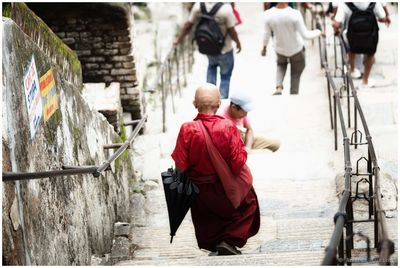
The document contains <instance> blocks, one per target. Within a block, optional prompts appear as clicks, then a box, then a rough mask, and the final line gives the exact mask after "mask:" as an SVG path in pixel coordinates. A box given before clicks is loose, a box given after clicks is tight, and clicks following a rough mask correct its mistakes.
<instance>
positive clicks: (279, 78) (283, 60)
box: [274, 53, 288, 95]
mask: <svg viewBox="0 0 400 268" xmlns="http://www.w3.org/2000/svg"><path fill="white" fill-rule="evenodd" d="M287 64H288V58H287V57H285V56H283V55H280V54H278V53H276V91H275V93H274V95H280V94H282V90H283V79H284V78H285V74H286V69H287Z"/></svg>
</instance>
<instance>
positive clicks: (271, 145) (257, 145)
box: [251, 136, 281, 152]
mask: <svg viewBox="0 0 400 268" xmlns="http://www.w3.org/2000/svg"><path fill="white" fill-rule="evenodd" d="M280 146H281V142H280V141H279V140H277V139H271V138H267V137H265V136H255V137H254V141H253V144H252V146H251V149H261V150H263V149H269V150H271V151H273V152H275V151H277V150H278V149H279V147H280Z"/></svg>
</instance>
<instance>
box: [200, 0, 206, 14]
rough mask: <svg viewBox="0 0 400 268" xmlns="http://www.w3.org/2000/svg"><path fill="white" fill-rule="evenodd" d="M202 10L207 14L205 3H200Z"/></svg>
mask: <svg viewBox="0 0 400 268" xmlns="http://www.w3.org/2000/svg"><path fill="white" fill-rule="evenodd" d="M200 10H201V13H202V14H207V8H206V4H205V3H203V2H201V3H200Z"/></svg>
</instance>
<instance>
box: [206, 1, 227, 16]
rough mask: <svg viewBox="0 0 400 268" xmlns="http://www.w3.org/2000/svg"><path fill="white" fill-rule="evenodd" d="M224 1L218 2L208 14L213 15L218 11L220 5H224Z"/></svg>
mask: <svg viewBox="0 0 400 268" xmlns="http://www.w3.org/2000/svg"><path fill="white" fill-rule="evenodd" d="M223 4H224V3H221V2H218V3H216V4H215V5H214V6H213V7H212V9H211V10H210V12H209V13H208V15H210V16H211V17H213V16H214V15H215V13H217V11H218V10H219V8H220V7H222V5H223Z"/></svg>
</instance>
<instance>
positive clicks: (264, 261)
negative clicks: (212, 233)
mask: <svg viewBox="0 0 400 268" xmlns="http://www.w3.org/2000/svg"><path fill="white" fill-rule="evenodd" d="M323 254H324V251H323V250H321V251H298V252H279V253H262V254H261V253H260V254H242V255H236V256H201V257H194V256H193V257H192V258H180V257H178V258H170V259H165V260H164V259H157V257H155V258H153V259H152V260H134V261H133V260H131V261H123V262H119V263H118V264H117V265H121V266H128V265H166V266H167V265H168V266H169V265H193V266H199V265H200V266H202V265H213V266H219V265H224V266H228V265H234V266H241V265H243V266H255V265H269V266H270V265H280V266H281V265H299V264H302V265H320V264H321V261H322V259H323Z"/></svg>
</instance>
